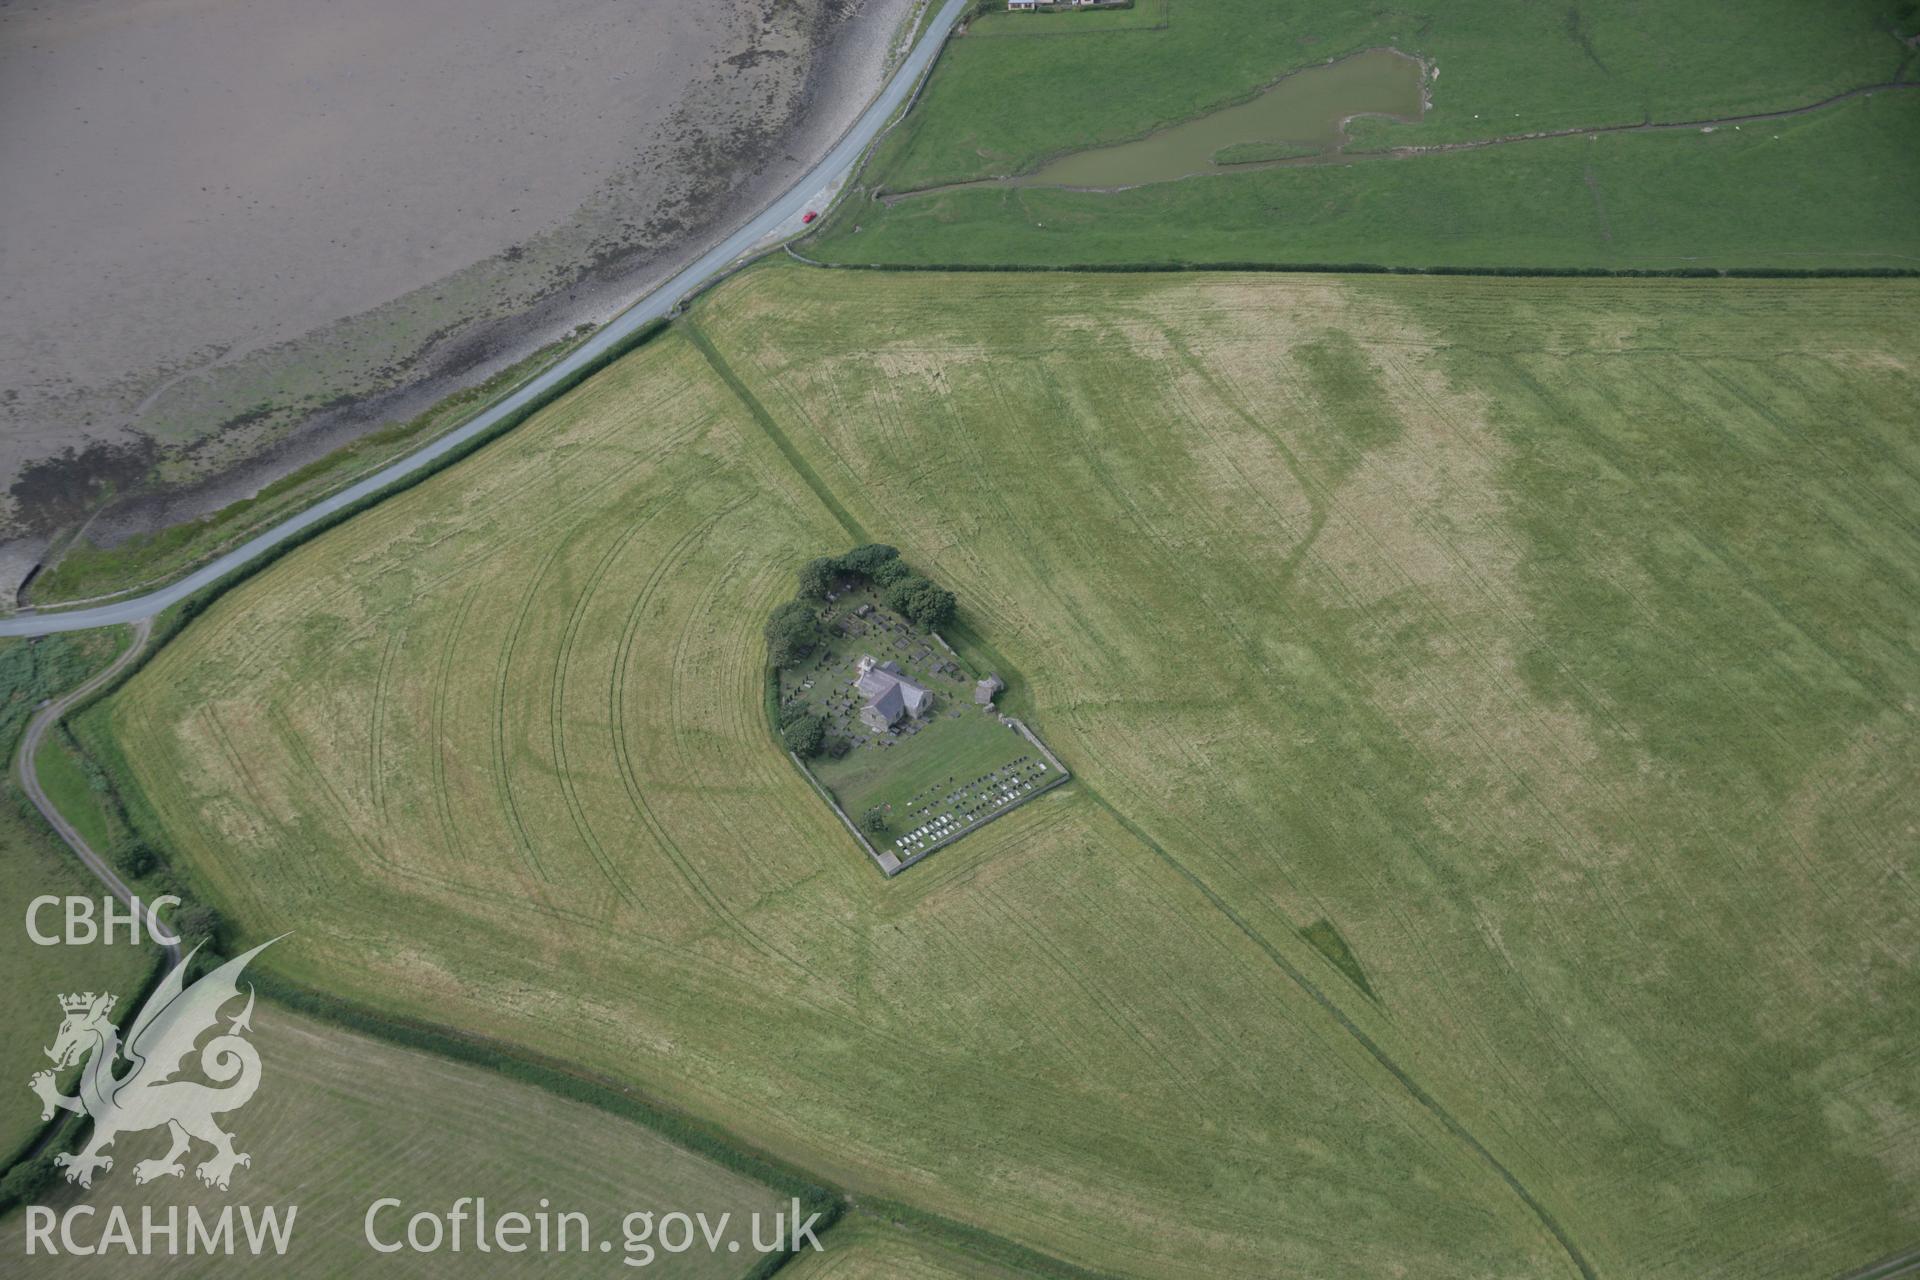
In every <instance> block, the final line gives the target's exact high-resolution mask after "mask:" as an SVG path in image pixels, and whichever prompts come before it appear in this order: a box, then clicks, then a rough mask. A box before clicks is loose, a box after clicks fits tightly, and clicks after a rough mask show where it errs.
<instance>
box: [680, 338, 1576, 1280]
mask: <svg viewBox="0 0 1920 1280" xmlns="http://www.w3.org/2000/svg"><path fill="white" fill-rule="evenodd" d="M695 345H696V346H698V347H699V348H700V349H701V350H702V352H703V353H705V354H706V355H707V358H708V361H709V363H711V364H712V365H713V366H714V368H715V371H716V372H719V373H720V374H721V377H722V378H723V379H724V380H725V381H726V382H727V384H728V385H729V386H731V387H733V388H734V389H735V391H736V393H737V394H738V395H739V396H740V398H741V400H742V402H743V403H745V404H747V405H748V407H749V409H750V410H751V411H752V412H753V415H754V417H755V420H756V421H758V422H760V423H761V425H762V426H763V428H765V429H766V431H767V433H768V435H769V436H771V437H772V438H773V439H774V440H775V443H776V444H778V445H780V447H781V453H782V454H783V455H784V456H787V457H788V458H790V459H793V460H795V469H796V471H799V472H800V474H801V476H802V478H803V479H804V480H805V481H806V483H807V485H808V487H809V488H810V489H812V490H813V491H814V493H815V495H816V496H817V497H818V498H819V499H820V502H821V505H822V506H823V507H825V508H826V509H827V510H828V511H829V512H832V513H834V514H835V516H836V518H837V519H839V520H840V522H841V524H842V526H843V527H844V528H846V529H847V530H848V532H849V533H853V534H855V536H857V537H860V538H862V539H863V540H864V539H865V537H866V535H865V532H864V530H860V529H859V526H858V524H857V522H855V521H854V520H853V518H852V517H851V515H848V514H847V513H846V508H844V507H843V506H842V505H841V504H840V502H839V501H838V499H837V498H835V497H834V495H833V494H832V493H831V492H830V491H828V490H827V488H826V485H825V483H824V482H823V481H822V480H821V479H820V477H819V476H818V475H817V474H815V473H814V472H813V470H812V468H811V467H807V466H806V464H805V463H804V461H802V460H799V459H798V456H797V451H795V450H794V449H793V446H792V444H791V442H790V441H788V440H787V439H786V437H785V436H784V434H782V433H781V432H780V429H779V427H778V426H777V425H776V424H775V423H774V422H773V420H772V418H771V417H770V416H768V415H767V413H766V410H765V409H764V408H763V407H762V406H761V405H760V404H759V402H758V401H757V400H755V399H753V398H752V395H751V393H750V392H749V391H748V390H747V389H746V387H745V386H744V385H743V384H742V383H741V382H740V381H739V379H738V378H737V377H736V376H735V375H734V374H733V372H732V370H730V369H727V368H726V365H725V362H724V360H723V359H722V358H721V357H720V355H719V353H718V352H717V351H716V350H714V348H713V346H712V344H711V343H709V342H708V341H706V339H705V337H704V336H701V337H700V338H698V339H696V342H695ZM1063 408H1065V406H1063ZM1063 420H1064V421H1067V422H1069V423H1071V422H1073V421H1074V415H1072V414H1070V413H1067V414H1063ZM1089 458H1090V461H1091V462H1092V463H1093V464H1094V465H1095V468H1096V472H1099V471H1100V459H1099V457H1098V450H1097V449H1093V450H1090V451H1089ZM803 468H804V470H803ZM1296 474H1298V473H1296ZM1097 478H1099V479H1100V480H1101V483H1102V484H1103V485H1104V486H1105V487H1107V488H1109V489H1110V490H1112V491H1113V492H1114V496H1115V497H1116V499H1118V500H1120V501H1121V503H1122V505H1124V506H1126V507H1127V509H1128V510H1129V511H1130V512H1131V513H1132V515H1133V518H1134V519H1136V520H1138V521H1140V522H1141V525H1142V530H1143V532H1145V533H1147V535H1148V539H1149V542H1150V543H1153V542H1157V540H1156V539H1155V538H1154V537H1153V535H1152V534H1151V532H1150V527H1151V521H1148V520H1146V518H1145V516H1144V514H1143V513H1141V512H1139V511H1138V509H1137V507H1135V506H1134V505H1133V504H1132V503H1131V502H1128V501H1127V500H1126V498H1125V495H1124V493H1123V492H1122V491H1121V490H1122V488H1123V486H1116V484H1115V481H1114V478H1113V477H1112V476H1111V475H1105V474H1100V475H1097ZM856 531H857V532H856ZM970 638H971V637H970ZM1238 638H1239V639H1240V641H1241V643H1242V644H1244V645H1249V646H1250V641H1249V640H1248V639H1247V638H1246V637H1244V636H1241V637H1238ZM1001 665H1002V666H1005V664H1001ZM1006 670H1007V671H1008V672H1012V668H1011V667H1007V668H1006ZM1079 781H1080V785H1081V787H1082V789H1084V790H1085V792H1086V794H1087V795H1088V796H1089V797H1090V798H1091V799H1092V800H1093V801H1094V803H1096V804H1098V805H1099V806H1100V807H1101V808H1102V809H1104V810H1105V811H1106V812H1107V813H1108V814H1109V815H1110V816H1112V818H1113V819H1114V820H1115V821H1116V822H1118V823H1119V824H1120V826H1121V827H1122V828H1123V829H1125V830H1126V831H1127V832H1128V833H1129V834H1131V835H1133V836H1134V837H1135V838H1136V839H1138V840H1139V841H1140V842H1141V843H1142V844H1143V845H1144V846H1146V847H1147V848H1148V849H1150V850H1152V851H1153V853H1154V854H1155V856H1157V857H1158V858H1159V859H1160V860H1161V861H1162V862H1164V863H1165V864H1166V865H1167V866H1168V867H1170V868H1171V869H1172V870H1173V871H1175V872H1176V873H1177V874H1178V875H1180V876H1181V878H1183V879H1184V880H1186V881H1187V882H1188V883H1189V884H1191V885H1192V886H1193V887H1194V889H1195V890H1197V891H1198V892H1199V893H1200V895H1201V896H1202V897H1203V898H1204V899H1205V900H1206V901H1207V902H1208V903H1209V904H1210V905H1211V906H1212V907H1213V908H1214V909H1215V910H1216V911H1218V912H1220V913H1221V914H1222V915H1223V916H1225V917H1226V918H1227V920H1228V921H1229V922H1231V923H1232V924H1233V926H1234V927H1235V928H1236V929H1237V930H1239V932H1240V933H1241V934H1242V935H1244V936H1245V937H1246V938H1247V939H1248V940H1249V941H1250V942H1252V943H1253V944H1254V945H1255V946H1257V947H1259V948H1260V949H1261V951H1263V952H1264V953H1265V954H1266V956H1267V958H1268V959H1269V960H1270V961H1271V962H1272V963H1273V964H1274V966H1275V967H1276V968H1278V969H1279V970H1280V971H1281V973H1283V974H1284V975H1285V976H1286V977H1287V978H1288V979H1289V980H1290V981H1292V982H1293V984H1294V985H1295V986H1296V987H1298V988H1299V989H1300V990H1301V991H1302V992H1304V993H1305V994H1306V995H1307V996H1309V997H1310V998H1311V999H1312V1000H1313V1001H1314V1003H1316V1004H1317V1005H1319V1006H1320V1008H1321V1009H1323V1010H1324V1011H1325V1012H1326V1013H1327V1014H1328V1015H1330V1016H1331V1017H1332V1018H1333V1019H1334V1021H1335V1022H1336V1023H1337V1024H1338V1025H1339V1026H1340V1028H1341V1030H1343V1031H1345V1032H1346V1033H1347V1034H1348V1035H1349V1036H1351V1037H1352V1038H1353V1039H1354V1041H1355V1042H1357V1043H1358V1044H1359V1045H1360V1046H1361V1048H1363V1049H1365V1050H1366V1051H1367V1053H1368V1054H1369V1055H1370V1056H1371V1057H1372V1058H1373V1060H1374V1061H1375V1062H1376V1063H1378V1064H1379V1065H1380V1066H1381V1067H1382V1068H1383V1069H1384V1070H1385V1071H1386V1072H1387V1073H1388V1074H1389V1075H1391V1076H1392V1077H1393V1078H1394V1080H1395V1081H1396V1082H1398V1083H1399V1085H1400V1086H1401V1087H1402V1088H1403V1089H1404V1090H1405V1091H1406V1092H1407V1094H1408V1095H1409V1096H1411V1097H1412V1098H1413V1100H1414V1101H1415V1102H1416V1103H1418V1104H1419V1105H1420V1106H1421V1107H1422V1108H1423V1109H1425V1110H1426V1111H1427V1112H1428V1113H1429V1114H1431V1115H1432V1116H1433V1117H1434V1118H1435V1119H1436V1120H1438V1121H1439V1122H1440V1124H1441V1125H1442V1126H1443V1127H1444V1128H1445V1129H1446V1131H1447V1132H1448V1133H1449V1134H1451V1135H1452V1136H1453V1137H1455V1138H1456V1139H1458V1140H1459V1141H1460V1142H1462V1143H1464V1144H1465V1145H1466V1146H1467V1148H1468V1149H1469V1150H1470V1151H1472V1152H1473V1153H1474V1155H1475V1156H1476V1157H1478V1158H1479V1159H1480V1160H1481V1162H1482V1163H1484V1164H1485V1165H1486V1166H1487V1167H1488V1168H1489V1169H1490V1170H1491V1171H1492V1172H1493V1173H1494V1174H1496V1175H1497V1176H1498V1177H1499V1178H1500V1180H1501V1181H1502V1182H1503V1183H1505V1184H1506V1186H1507V1187H1508V1189H1509V1190H1511V1191H1512V1192H1513V1193H1514V1194H1515V1195H1516V1196H1518V1197H1519V1198H1520V1200H1521V1202H1522V1203H1523V1204H1524V1205H1525V1206H1526V1207H1527V1208H1528V1210H1529V1211H1531V1212H1532V1214H1533V1215H1534V1217H1535V1218H1536V1219H1538V1220H1539V1222H1540V1223H1541V1225H1542V1226H1544V1227H1545V1228H1546V1229H1547V1231H1548V1232H1549V1233H1550V1234H1551V1235H1552V1236H1553V1238H1554V1239H1555V1240H1556V1241H1557V1242H1558V1243H1559V1245H1560V1247H1561V1249H1562V1250H1563V1251H1564V1252H1565V1253H1566V1255H1567V1257H1568V1259H1569V1260H1570V1261H1571V1262H1572V1263H1573V1265H1574V1267H1575V1269H1576V1270H1578V1271H1579V1273H1580V1275H1581V1276H1582V1277H1584V1280H1597V1277H1596V1273H1595V1272H1594V1270H1593V1267H1592V1266H1591V1264H1589V1263H1588V1262H1587V1259H1586V1256H1585V1255H1584V1254H1583V1253H1582V1252H1581V1251H1580V1248H1579V1246H1578V1245H1576V1244H1575V1243H1574V1241H1573V1238H1572V1237H1571V1236H1569V1235H1568V1234H1567V1232H1566V1229H1565V1228H1563V1227H1562V1226H1561V1225H1560V1223H1559V1221H1558V1219H1556V1218H1555V1217H1554V1216H1553V1214H1552V1212H1551V1211H1550V1210H1549V1209H1548V1208H1547V1207H1546V1206H1545V1205H1544V1204H1542V1203H1541V1202H1540V1201H1539V1200H1538V1199H1537V1198H1536V1197H1535V1196H1534V1194H1533V1193H1532V1192H1531V1191H1529V1190H1528V1189H1527V1187H1526V1185H1525V1184H1523V1183H1522V1182H1521V1181H1520V1180H1519V1178H1518V1177H1516V1176H1515V1175H1514V1173H1513V1171H1512V1170H1510V1169H1508V1168H1507V1166H1506V1165H1504V1164H1502V1163H1501V1162H1500V1160H1499V1159H1498V1158H1497V1157H1496V1156H1494V1154H1493V1153H1492V1152H1491V1151H1490V1150H1488V1149H1487V1147H1486V1146H1485V1145H1484V1144H1483V1143H1481V1141H1480V1140H1479V1139H1478V1138H1476V1137H1475V1136H1474V1135H1473V1133H1472V1131H1471V1130H1469V1129H1468V1128H1467V1127H1466V1126H1465V1125H1463V1124H1462V1123H1461V1122H1460V1121H1459V1120H1458V1119H1456V1118H1455V1117H1454V1115H1453V1113H1452V1112H1450V1111H1448V1110H1447V1109H1446V1107H1445V1106H1443V1105H1442V1104H1441V1103H1440V1101H1439V1100H1438V1099H1437V1098H1435V1097H1434V1096H1433V1095H1432V1094H1430V1093H1428V1092H1427V1091H1426V1090H1425V1089H1424V1088H1422V1087H1421V1086H1420V1084H1419V1083H1418V1082H1416V1081H1415V1080H1414V1079H1413V1077H1412V1076H1410V1075H1408V1074H1407V1072H1406V1071H1405V1070H1404V1069H1403V1068H1402V1067H1401V1066H1400V1065H1399V1063H1397V1062H1395V1061H1394V1060H1393V1058H1392V1057H1390V1056H1389V1055H1388V1054H1387V1052H1386V1050H1384V1049H1382V1048H1381V1047H1380V1046H1379V1044H1377V1043H1376V1042H1375V1041H1374V1040H1373V1038H1372V1037H1371V1036H1369V1035H1368V1034H1367V1033H1366V1032H1365V1031H1363V1030H1362V1029H1361V1028H1360V1026H1359V1025H1358V1024H1357V1023H1355V1022H1354V1021H1353V1019H1352V1018H1350V1017H1349V1016H1348V1015H1347V1013H1346V1011H1345V1010H1343V1009H1342V1008H1341V1007H1340V1006H1339V1005H1338V1004H1336V1003H1335V1002H1334V1001H1333V1000H1332V999H1331V998H1330V997H1329V996H1328V995H1327V994H1326V993H1325V992H1324V991H1322V990H1321V989H1320V988H1319V987H1318V986H1317V985H1315V984H1314V983H1313V982H1312V981H1311V980H1310V979H1309V978H1308V977H1307V976H1306V974H1305V973H1303V972H1301V970H1300V969H1299V968H1297V967H1296V966H1295V965H1294V964H1293V963H1292V962H1291V961H1290V960H1288V959H1287V958H1286V956H1285V955H1283V954H1282V953H1281V952H1280V950H1279V949H1278V948H1277V947H1275V946H1274V945H1273V944H1272V943H1271V942H1269V941H1268V940H1267V938H1266V937H1265V936H1264V935H1263V934H1261V933H1260V932H1259V931H1258V930H1257V929H1255V928H1254V927H1253V926H1252V925H1251V924H1249V923H1248V922H1247V921H1246V920H1245V918H1243V917H1242V916H1241V915H1240V914H1239V913H1238V912H1237V911H1235V910H1234V909H1233V907H1232V906H1231V905H1230V904H1228V902H1227V901H1226V900H1225V899H1224V898H1222V897H1220V895H1219V894H1217V893H1215V892H1214V891H1213V889H1212V888H1211V887H1210V886H1209V885H1208V884H1207V883H1206V881H1204V880H1203V879H1201V878H1200V876H1198V875H1197V874H1196V873H1194V872H1193V871H1192V870H1190V869H1189V868H1188V867H1187V866H1186V865H1185V864H1184V863H1182V862H1181V861H1180V860H1179V859H1177V858H1175V857H1174V856H1173V855H1172V854H1171V853H1169V852H1168V851H1167V850H1166V848H1165V847H1163V846H1162V845H1161V844H1160V843H1159V842H1158V841H1156V840H1154V839H1153V838H1152V837H1151V836H1149V835H1148V834H1147V833H1146V832H1145V831H1144V830H1142V829H1141V828H1140V827H1138V826H1136V825H1135V824H1134V823H1133V822H1132V821H1131V820H1129V819H1128V818H1127V817H1126V816H1125V815H1124V814H1122V813H1121V812H1120V811H1119V810H1118V809H1116V808H1114V807H1113V805H1111V804H1110V803H1108V801H1107V800H1106V798H1105V797H1104V796H1102V795H1101V794H1100V793H1099V792H1098V791H1096V790H1094V789H1093V788H1092V787H1091V786H1089V785H1088V784H1087V782H1086V780H1085V779H1084V778H1082V779H1080V780H1079Z"/></svg>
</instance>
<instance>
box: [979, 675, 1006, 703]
mask: <svg viewBox="0 0 1920 1280" xmlns="http://www.w3.org/2000/svg"><path fill="white" fill-rule="evenodd" d="M1006 687H1007V686H1006V685H1004V684H1002V683H1001V682H1000V677H999V676H996V675H985V676H981V677H980V679H979V680H978V681H976V682H975V684H974V686H973V700H974V701H975V702H977V703H979V704H980V705H981V706H983V707H990V706H992V705H993V695H994V694H996V693H999V692H1000V691H1001V690H1002V689H1004V688H1006Z"/></svg>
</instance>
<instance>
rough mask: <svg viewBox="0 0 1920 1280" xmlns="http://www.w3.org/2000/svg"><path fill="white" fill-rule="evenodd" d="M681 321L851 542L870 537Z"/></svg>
mask: <svg viewBox="0 0 1920 1280" xmlns="http://www.w3.org/2000/svg"><path fill="white" fill-rule="evenodd" d="M681 323H682V325H683V326H684V327H685V329H686V332H687V340H688V341H689V342H691V343H693V345H694V347H695V348H696V349H698V351H699V352H700V354H701V355H703V356H705V357H706V360H707V364H708V365H710V366H712V368H713V371H714V372H715V373H716V374H718V375H719V376H720V381H722V382H724V383H726V384H727V387H728V389H729V390H731V391H732V392H733V394H734V396H735V397H736V398H738V400H739V401H740V403H741V404H742V405H744V406H745V407H746V410H747V412H748V413H749V414H750V415H752V417H753V420H754V421H755V422H756V423H758V424H759V426H760V429H761V430H762V431H764V432H766V433H767V438H768V439H769V440H771V441H773V444H774V447H775V448H777V449H778V450H780V456H781V457H783V458H785V459H786V460H787V465H788V466H790V467H792V468H793V470H794V473H795V474H796V475H798V476H799V477H800V478H801V479H802V480H803V481H805V482H806V485H807V488H809V489H811V490H813V496H814V497H815V498H817V499H818V500H819V502H820V505H821V506H823V507H825V508H826V509H827V512H828V513H829V514H830V515H832V516H833V518H834V519H835V520H837V521H839V523H840V527H841V528H842V529H845V530H846V531H847V535H848V536H849V537H851V538H852V539H853V540H854V542H855V543H863V542H871V541H873V539H872V538H870V537H869V536H868V535H867V531H866V530H865V529H863V528H861V527H860V522H859V521H858V520H855V519H854V518H853V513H852V512H850V511H848V510H847V509H846V508H845V507H844V506H842V505H840V500H839V499H838V498H836V497H834V496H833V491H832V490H831V489H829V488H827V485H826V482H825V481H824V480H822V479H821V478H820V476H819V474H818V473H816V472H815V471H814V469H813V468H812V467H811V466H809V465H808V463H807V460H806V459H805V458H804V457H802V456H801V455H800V451H799V450H798V449H796V448H794V446H793V441H791V440H789V439H787V433H786V432H784V431H782V430H781V429H780V424H779V423H777V422H775V421H774V420H773V415H772V414H770V413H768V412H767V409H766V406H765V405H763V404H761V403H760V401H759V399H758V398H757V397H755V395H754V394H753V392H751V391H749V390H748V389H747V384H746V383H744V382H742V381H740V376H739V375H738V374H736V373H735V372H734V371H733V369H732V367H731V366H730V365H728V364H727V362H726V360H725V359H724V358H723V357H722V356H721V354H720V352H719V351H718V350H716V349H715V348H714V345H713V343H712V342H711V341H709V340H708V338H707V335H706V334H705V333H703V332H701V330H700V327H699V326H698V325H696V324H695V323H694V322H693V321H692V320H684V321H682V322H681Z"/></svg>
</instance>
